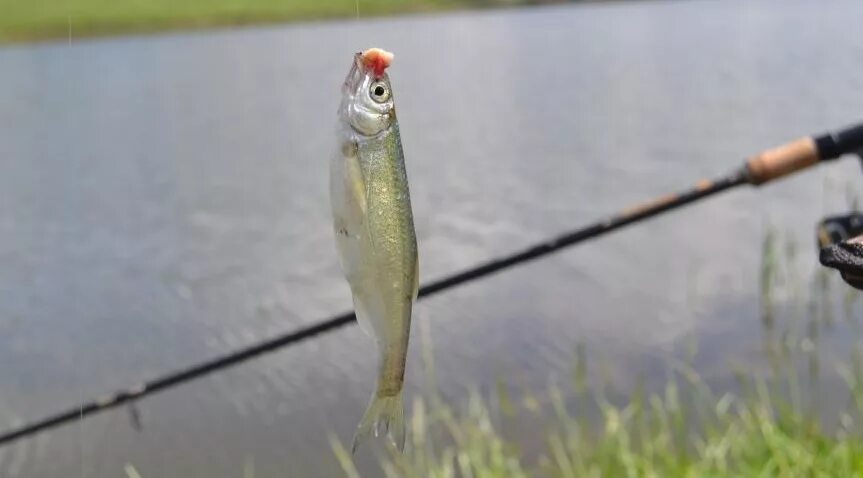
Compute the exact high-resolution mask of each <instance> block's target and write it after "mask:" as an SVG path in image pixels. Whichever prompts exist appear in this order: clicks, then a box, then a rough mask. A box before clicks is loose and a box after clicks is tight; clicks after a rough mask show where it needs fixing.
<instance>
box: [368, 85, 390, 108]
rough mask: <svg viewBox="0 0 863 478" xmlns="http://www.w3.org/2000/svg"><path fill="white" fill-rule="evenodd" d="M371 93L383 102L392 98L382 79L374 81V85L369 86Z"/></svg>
mask: <svg viewBox="0 0 863 478" xmlns="http://www.w3.org/2000/svg"><path fill="white" fill-rule="evenodd" d="M369 94H370V95H371V97H372V99H373V100H374V101H375V102H377V103H383V102H385V101H386V100H388V99H390V90H389V88H387V85H385V84H384V83H383V82H381V81H376V82H374V83H372V86H371V87H369Z"/></svg>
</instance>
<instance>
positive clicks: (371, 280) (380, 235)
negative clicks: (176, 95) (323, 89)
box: [330, 48, 419, 452]
mask: <svg viewBox="0 0 863 478" xmlns="http://www.w3.org/2000/svg"><path fill="white" fill-rule="evenodd" d="M392 58H393V55H392V53H389V52H386V51H383V50H380V49H378V48H372V49H369V50H366V51H364V52H361V53H357V54H356V55H354V59H353V64H352V65H351V70H350V72H349V73H348V76H347V78H345V83H344V86H343V87H342V102H341V106H340V107H339V134H340V138H339V139H340V141H341V148H340V152H339V153H338V154H336V155H335V156H334V158H333V161H332V164H331V168H330V201H331V205H332V210H333V227H334V230H335V233H336V245H337V249H338V251H339V259H340V262H341V264H342V270H343V271H344V273H345V277H346V278H347V280H348V283H349V284H350V287H351V292H352V294H353V299H354V310H355V311H356V315H357V321H358V322H359V324H360V326H361V327H362V328H363V330H365V332H366V333H367V334H368V335H370V336H371V337H373V338H374V339H375V342H376V344H377V348H378V352H379V355H380V358H379V362H378V365H379V373H378V379H377V385H376V388H375V393H374V395H373V396H372V400H371V403H370V404H369V406H368V409H366V412H365V415H364V416H363V418H362V420H360V423H359V425H358V426H357V431H356V434H355V435H354V439H353V444H352V447H351V449H352V451H353V452H356V449H357V445H358V444H359V443H360V442H361V441H362V440H363V439H365V438H366V437H368V436H369V435H370V434H374V436H376V437H377V436H380V435H383V434H386V435H387V436H388V437H389V439H390V440H391V441H392V443H393V444H394V445H395V446H396V447H397V448H398V449H399V450H404V443H405V423H404V404H403V401H402V385H403V384H404V375H405V360H406V358H407V349H408V338H409V336H410V324H411V308H412V307H413V303H414V301H415V300H416V297H417V283H418V282H417V281H418V277H419V272H418V271H419V265H418V259H417V242H416V234H415V232H414V223H413V214H412V212H411V202H410V194H409V191H408V181H407V175H406V173H405V163H404V154H403V152H402V143H401V136H400V135H399V126H398V121H397V120H396V110H395V106H394V103H393V95H392V87H391V86H390V80H389V77H388V75H387V74H386V68H387V67H388V66H389V65H390V63H391V62H392Z"/></svg>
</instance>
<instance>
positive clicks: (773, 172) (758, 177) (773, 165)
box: [746, 138, 821, 185]
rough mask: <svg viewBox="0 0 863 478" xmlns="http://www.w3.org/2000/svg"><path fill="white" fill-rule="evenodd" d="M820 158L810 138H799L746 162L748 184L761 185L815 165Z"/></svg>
mask: <svg viewBox="0 0 863 478" xmlns="http://www.w3.org/2000/svg"><path fill="white" fill-rule="evenodd" d="M819 159H821V156H820V155H819V153H818V146H817V145H816V144H815V140H813V139H812V138H800V139H798V140H796V141H792V142H790V143H786V144H783V145H782V146H779V147H776V148H773V149H768V150H767V151H764V152H762V153H760V154H757V155H755V156H753V157H751V158H749V159H748V160H747V161H746V170H747V173H748V175H749V182H751V183H752V184H755V185H761V184H764V183H766V182H768V181H772V180H774V179H777V178H781V177H783V176H787V175H789V174H792V173H794V172H797V171H800V170H803V169H806V168H808V167H809V166H812V165H814V164H816V163H817V162H818V161H819Z"/></svg>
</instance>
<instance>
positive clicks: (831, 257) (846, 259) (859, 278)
mask: <svg viewBox="0 0 863 478" xmlns="http://www.w3.org/2000/svg"><path fill="white" fill-rule="evenodd" d="M819 259H820V260H821V264H822V265H824V266H826V267H830V268H833V269H836V270H838V271H839V272H840V273H841V274H842V279H843V280H845V282H847V283H848V284H849V285H850V286H851V287H854V288H855V289H860V290H863V236H857V237H855V238H852V239H848V240H847V241H843V242H839V243H837V244H834V245H832V246H827V247H824V248H822V249H821V254H820V257H819Z"/></svg>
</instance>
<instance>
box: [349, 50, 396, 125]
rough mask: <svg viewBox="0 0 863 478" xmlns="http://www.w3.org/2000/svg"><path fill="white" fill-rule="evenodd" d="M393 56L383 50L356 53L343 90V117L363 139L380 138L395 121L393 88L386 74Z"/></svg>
mask: <svg viewBox="0 0 863 478" xmlns="http://www.w3.org/2000/svg"><path fill="white" fill-rule="evenodd" d="M392 60H393V54H392V53H389V52H387V51H384V50H381V49H379V48H370V49H368V50H366V51H363V52H359V53H356V54H355V55H354V61H353V64H352V65H351V70H350V72H348V76H347V77H346V78H345V83H344V85H343V86H342V103H341V106H340V108H339V116H340V117H341V119H342V121H343V122H345V123H346V124H347V125H348V126H349V127H350V128H351V129H352V130H353V131H354V132H355V134H358V135H360V136H368V137H371V136H376V135H378V134H380V133H382V132H383V131H386V130H387V129H388V128H389V127H390V125H391V124H392V123H393V121H395V106H394V103H393V94H392V87H391V86H390V79H389V76H388V75H387V73H386V69H387V67H389V66H390V63H391V62H392Z"/></svg>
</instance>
